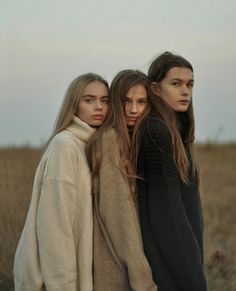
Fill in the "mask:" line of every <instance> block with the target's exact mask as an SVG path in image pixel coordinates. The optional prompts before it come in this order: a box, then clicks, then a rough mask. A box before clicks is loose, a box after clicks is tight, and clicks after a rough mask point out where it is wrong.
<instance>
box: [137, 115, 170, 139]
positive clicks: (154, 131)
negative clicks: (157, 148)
mask: <svg viewBox="0 0 236 291" xmlns="http://www.w3.org/2000/svg"><path fill="white" fill-rule="evenodd" d="M141 140H143V141H147V142H148V143H150V142H151V143H152V142H155V143H171V142H172V137H171V132H170V130H169V128H168V127H167V125H166V123H165V122H164V121H163V120H162V119H161V118H158V117H149V118H147V119H146V120H145V121H144V122H143V124H142V126H141Z"/></svg>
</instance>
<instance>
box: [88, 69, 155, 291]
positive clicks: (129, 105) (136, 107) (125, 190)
mask: <svg viewBox="0 0 236 291" xmlns="http://www.w3.org/2000/svg"><path fill="white" fill-rule="evenodd" d="M148 92H149V83H148V80H147V77H146V75H144V74H143V73H141V72H139V71H133V70H125V71H121V72H120V73H118V75H117V76H116V77H115V78H114V79H113V81H112V84H111V88H110V98H109V109H108V115H107V119H106V121H105V122H104V124H103V125H102V126H101V127H100V128H99V129H98V131H97V132H96V133H95V134H94V135H93V136H92V138H91V139H90V141H89V142H88V144H87V156H88V159H89V162H90V165H91V168H92V182H93V183H92V184H93V195H94V264H93V268H94V291H130V290H135V291H154V290H157V287H156V285H155V283H154V282H153V280H152V273H151V270H150V267H149V265H148V262H147V260H146V257H145V255H144V253H143V247H142V241H141V236H140V229H139V223H138V218H137V212H136V205H135V193H134V192H135V187H134V183H135V173H134V170H133V169H134V164H133V163H132V162H131V161H132V160H133V159H132V155H133V154H134V156H135V153H134V152H133V151H132V150H131V146H130V145H131V143H130V135H132V129H133V127H134V126H135V125H136V123H137V122H138V121H139V120H140V117H141V118H143V117H144V115H145V114H146V113H147V112H148V100H147V98H148Z"/></svg>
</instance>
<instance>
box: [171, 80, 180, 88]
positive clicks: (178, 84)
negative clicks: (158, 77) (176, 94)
mask: <svg viewBox="0 0 236 291" xmlns="http://www.w3.org/2000/svg"><path fill="white" fill-rule="evenodd" d="M171 84H172V85H173V86H175V87H179V86H180V82H177V81H174V82H172V83H171Z"/></svg>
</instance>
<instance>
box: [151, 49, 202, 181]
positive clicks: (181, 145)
mask: <svg viewBox="0 0 236 291" xmlns="http://www.w3.org/2000/svg"><path fill="white" fill-rule="evenodd" d="M173 67H183V68H188V69H190V70H191V71H192V72H193V67H192V65H191V64H190V62H189V61H187V60H186V59H185V58H183V57H182V56H179V55H175V54H172V53H170V52H165V53H163V54H161V55H160V56H158V57H157V58H156V59H155V60H154V61H153V62H152V64H151V65H150V68H149V70H148V77H149V79H150V82H151V83H153V82H154V83H160V82H161V81H162V80H163V79H164V78H165V77H166V74H167V73H168V71H169V70H170V69H171V68H173ZM152 93H153V94H152V95H151V96H150V102H151V105H152V107H153V108H154V112H155V114H156V115H157V116H159V117H160V118H161V119H162V120H163V121H164V122H165V124H166V125H167V127H168V128H169V130H170V133H171V137H172V144H173V146H172V148H173V157H174V160H175V163H176V166H177V170H178V173H179V176H180V178H181V180H182V181H183V182H184V183H188V182H189V166H190V160H189V157H188V153H189V155H190V159H191V160H192V161H193V163H192V171H193V172H194V173H195V174H196V175H197V176H198V167H197V163H196V160H195V156H194V138H195V122H194V113H193V103H192V100H191V102H190V105H189V107H188V110H187V112H186V116H187V118H188V126H187V129H186V132H185V135H184V138H183V139H182V137H181V134H180V131H179V128H178V124H177V119H176V113H175V112H174V110H173V109H172V108H171V107H170V106H169V105H168V104H167V103H166V102H165V101H163V99H162V98H161V97H160V96H157V95H156V94H155V92H154V91H153V92H152Z"/></svg>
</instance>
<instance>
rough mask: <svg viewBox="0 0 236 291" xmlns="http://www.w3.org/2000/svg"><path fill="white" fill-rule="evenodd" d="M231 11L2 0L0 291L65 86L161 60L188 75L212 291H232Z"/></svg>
mask: <svg viewBox="0 0 236 291" xmlns="http://www.w3.org/2000/svg"><path fill="white" fill-rule="evenodd" d="M235 15H236V2H235V1H234V0H225V1H219V0H215V1H213V0H212V1H211V0H205V1H203V0H199V1H191V0H190V1H187V0H178V1H177V0H175V1H174V0H172V1H170V0H167V1H159V0H147V1H141V0H136V1H131V0H120V1H116V2H115V1H114V2H113V1H108V0H99V1H98V0H94V1H75V0H67V1H63V0H49V1H48V0H47V1H46V0H41V1H40V2H39V1H34V0H21V1H17V0H11V1H7V0H3V1H1V4H0V24H1V25H0V51H1V53H0V67H1V70H0V88H1V90H0V133H1V134H0V290H1V291H6V290H14V287H13V283H12V278H13V274H12V264H13V257H14V253H15V248H16V245H17V243H18V240H19V237H20V234H21V231H22V228H23V225H24V221H25V217H26V214H27V210H28V207H29V203H30V198H31V190H32V183H33V178H34V174H35V169H36V167H37V164H38V161H39V158H40V152H41V148H42V146H43V144H44V143H45V142H46V140H47V138H48V137H49V135H50V133H51V130H52V127H53V124H54V121H55V118H56V115H57V112H58V110H59V107H60V105H61V102H62V99H63V97H64V93H65V91H66V88H67V87H68V85H69V83H70V82H71V81H72V80H73V79H74V78H75V77H77V76H78V75H80V74H82V73H85V72H89V71H92V72H96V73H98V74H101V75H102V76H103V77H104V78H106V79H107V80H108V81H109V82H110V81H111V80H112V78H113V77H114V75H115V74H116V73H117V72H118V71H120V70H122V69H127V68H132V69H139V70H142V71H143V72H145V73H146V72H147V69H148V66H149V64H150V63H151V61H152V60H153V59H154V58H155V57H156V56H157V55H159V54H160V53H162V52H164V51H171V52H174V53H177V54H180V55H183V56H184V57H185V58H187V59H188V60H189V61H190V62H191V63H192V64H193V66H194V77H195V85H194V96H193V100H194V108H195V119H196V141H197V143H196V153H197V158H198V162H199V166H200V171H201V194H202V205H203V211H204V221H205V232H204V235H205V236H204V240H205V270H206V274H207V278H208V282H209V289H210V291H235V290H236V279H235V278H236V267H235V266H236V225H235V221H236V211H235V205H236V195H235V194H236V128H235V121H234V120H235V116H236V114H235V113H236V98H235V76H236V38H235V27H236V18H235Z"/></svg>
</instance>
